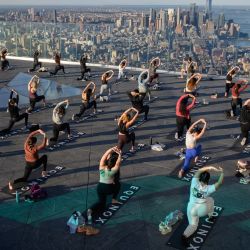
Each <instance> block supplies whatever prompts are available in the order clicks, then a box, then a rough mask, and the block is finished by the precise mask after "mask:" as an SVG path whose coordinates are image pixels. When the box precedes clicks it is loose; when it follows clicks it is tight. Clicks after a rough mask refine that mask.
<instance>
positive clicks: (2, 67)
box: [1, 60, 10, 70]
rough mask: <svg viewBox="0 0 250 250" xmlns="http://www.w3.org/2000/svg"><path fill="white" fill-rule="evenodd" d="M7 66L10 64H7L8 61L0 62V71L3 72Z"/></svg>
mask: <svg viewBox="0 0 250 250" xmlns="http://www.w3.org/2000/svg"><path fill="white" fill-rule="evenodd" d="M9 66H10V64H9V61H8V60H4V61H1V70H5V68H7V67H9Z"/></svg>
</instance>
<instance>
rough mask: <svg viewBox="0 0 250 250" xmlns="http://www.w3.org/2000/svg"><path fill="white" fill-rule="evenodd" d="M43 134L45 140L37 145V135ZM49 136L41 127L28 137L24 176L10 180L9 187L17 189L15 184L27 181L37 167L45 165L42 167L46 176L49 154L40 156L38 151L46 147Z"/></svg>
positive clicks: (43, 174) (25, 148) (25, 147)
mask: <svg viewBox="0 0 250 250" xmlns="http://www.w3.org/2000/svg"><path fill="white" fill-rule="evenodd" d="M38 134H41V135H42V136H43V141H42V143H41V144H40V145H37V144H36V142H37V138H36V136H35V135H38ZM47 140H48V139H47V137H46V134H45V133H44V131H42V130H41V129H39V130H36V131H34V132H32V133H31V134H29V136H28V138H27V139H26V141H25V143H24V151H25V161H26V166H25V171H24V175H23V177H22V178H19V179H16V180H14V181H13V182H9V189H10V190H13V189H15V184H17V183H20V182H27V181H28V178H29V176H30V174H31V172H32V170H33V169H36V168H38V167H40V166H41V165H43V169H42V177H45V176H46V174H47V173H46V168H47V159H48V157H47V155H43V156H42V157H39V154H38V152H39V151H40V150H41V149H43V148H45V146H46V144H47Z"/></svg>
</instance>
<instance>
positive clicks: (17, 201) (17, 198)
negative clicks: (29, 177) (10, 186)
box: [16, 191, 19, 203]
mask: <svg viewBox="0 0 250 250" xmlns="http://www.w3.org/2000/svg"><path fill="white" fill-rule="evenodd" d="M16 203H19V193H18V191H16Z"/></svg>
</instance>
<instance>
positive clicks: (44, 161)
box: [13, 155, 48, 184]
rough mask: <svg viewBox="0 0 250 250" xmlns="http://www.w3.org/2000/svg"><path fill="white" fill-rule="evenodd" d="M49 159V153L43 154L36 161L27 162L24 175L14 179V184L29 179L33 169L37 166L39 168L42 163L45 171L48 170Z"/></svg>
mask: <svg viewBox="0 0 250 250" xmlns="http://www.w3.org/2000/svg"><path fill="white" fill-rule="evenodd" d="M47 161H48V157H47V155H43V156H42V157H41V158H39V159H38V160H37V161H36V162H26V166H25V170H24V175H23V177H22V178H19V179H16V180H14V182H13V184H16V183H19V182H26V181H27V180H28V178H29V176H30V174H31V172H32V170H33V169H36V168H39V167H40V166H41V165H43V171H46V169H47Z"/></svg>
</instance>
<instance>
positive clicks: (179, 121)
mask: <svg viewBox="0 0 250 250" xmlns="http://www.w3.org/2000/svg"><path fill="white" fill-rule="evenodd" d="M189 98H191V99H192V102H191V103H188V100H189ZM195 100H196V98H195V96H193V95H191V94H185V95H182V96H181V97H180V98H179V99H178V101H177V103H176V125H177V132H176V133H175V139H176V140H183V138H182V136H183V132H184V128H185V126H186V127H187V129H189V127H190V124H191V117H190V110H191V109H192V108H193V107H194V105H195Z"/></svg>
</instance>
